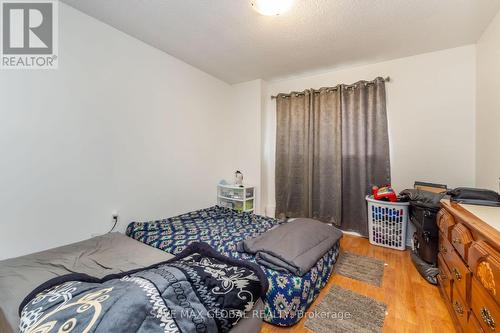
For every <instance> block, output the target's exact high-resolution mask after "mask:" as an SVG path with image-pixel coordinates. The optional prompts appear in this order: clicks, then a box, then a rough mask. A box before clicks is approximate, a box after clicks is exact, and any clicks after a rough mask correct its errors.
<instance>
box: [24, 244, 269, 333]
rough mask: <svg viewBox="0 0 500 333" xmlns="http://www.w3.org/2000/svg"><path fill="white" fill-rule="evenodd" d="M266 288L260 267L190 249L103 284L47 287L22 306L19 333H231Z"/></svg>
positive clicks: (84, 281)
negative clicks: (170, 258) (162, 261)
mask: <svg viewBox="0 0 500 333" xmlns="http://www.w3.org/2000/svg"><path fill="white" fill-rule="evenodd" d="M261 281H262V282H261ZM267 287H268V286H267V280H266V278H265V276H264V275H263V273H262V271H261V270H260V268H259V267H258V266H257V265H254V264H252V263H248V262H242V261H237V260H234V259H230V258H227V257H224V256H221V255H220V254H218V253H217V252H216V251H214V250H213V249H211V248H210V247H209V246H208V245H206V244H202V243H193V244H192V245H190V246H189V247H187V248H186V250H184V251H183V252H182V253H181V254H180V255H179V256H177V257H175V258H174V259H172V260H169V261H166V262H164V263H160V264H156V265H154V266H152V267H148V268H144V269H140V270H136V271H133V272H127V273H123V274H118V275H116V274H115V275H110V276H107V277H105V278H103V279H97V278H93V277H90V276H88V275H84V274H70V275H66V276H62V277H58V278H56V279H53V280H50V281H48V282H46V283H44V284H43V285H41V286H40V287H38V288H37V289H36V290H34V291H33V292H32V293H31V294H30V295H28V296H27V297H26V299H25V300H24V301H23V302H22V304H21V306H20V317H21V323H20V331H21V332H23V333H24V332H44V333H49V332H54V333H55V332H73V333H75V332H141V333H149V332H169V333H191V332H228V331H230V330H231V329H232V328H233V327H234V326H235V325H236V324H237V323H238V321H239V320H240V319H241V318H243V317H245V316H246V315H247V314H248V312H249V311H251V310H252V309H253V307H254V304H255V302H256V301H257V300H258V298H259V297H260V296H263V295H264V294H265V292H266V290H267Z"/></svg>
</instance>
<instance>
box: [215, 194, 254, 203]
mask: <svg viewBox="0 0 500 333" xmlns="http://www.w3.org/2000/svg"><path fill="white" fill-rule="evenodd" d="M218 197H219V198H221V199H226V200H233V201H241V202H244V201H246V200H253V197H251V198H246V199H239V198H231V197H225V196H222V195H219V196H218Z"/></svg>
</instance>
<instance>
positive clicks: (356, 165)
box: [342, 78, 391, 236]
mask: <svg viewBox="0 0 500 333" xmlns="http://www.w3.org/2000/svg"><path fill="white" fill-rule="evenodd" d="M385 99H386V94H385V80H384V79H382V78H377V79H376V80H374V81H372V82H364V81H362V82H358V83H357V84H354V85H352V86H346V87H345V88H344V89H343V90H342V193H343V203H342V229H343V230H346V231H355V232H358V233H360V234H362V235H364V236H368V217H367V211H366V208H365V207H366V201H365V196H366V195H367V194H369V193H371V187H372V186H373V185H385V184H389V183H390V182H391V167H390V157H389V135H388V128H387V112H386V102H385Z"/></svg>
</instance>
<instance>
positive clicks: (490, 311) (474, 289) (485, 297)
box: [471, 278, 500, 332]
mask: <svg viewBox="0 0 500 333" xmlns="http://www.w3.org/2000/svg"><path fill="white" fill-rule="evenodd" d="M471 308H472V313H473V314H474V315H475V316H476V318H477V320H478V321H479V323H480V325H481V327H482V328H483V330H484V331H485V332H495V331H496V330H497V329H500V328H499V324H500V322H499V320H500V309H499V306H498V304H497V303H496V302H495V301H494V300H493V298H492V297H491V296H490V295H489V294H488V292H487V291H486V290H485V289H484V288H483V287H482V285H481V284H480V283H479V282H478V281H477V280H476V278H472V281H471Z"/></svg>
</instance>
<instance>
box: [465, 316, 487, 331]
mask: <svg viewBox="0 0 500 333" xmlns="http://www.w3.org/2000/svg"><path fill="white" fill-rule="evenodd" d="M465 332H467V333H469V332H470V333H484V330H483V328H482V327H481V324H480V323H479V320H478V319H477V318H476V316H475V315H474V313H472V312H471V313H470V314H469V321H468V322H467V327H466V329H465Z"/></svg>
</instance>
